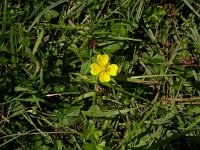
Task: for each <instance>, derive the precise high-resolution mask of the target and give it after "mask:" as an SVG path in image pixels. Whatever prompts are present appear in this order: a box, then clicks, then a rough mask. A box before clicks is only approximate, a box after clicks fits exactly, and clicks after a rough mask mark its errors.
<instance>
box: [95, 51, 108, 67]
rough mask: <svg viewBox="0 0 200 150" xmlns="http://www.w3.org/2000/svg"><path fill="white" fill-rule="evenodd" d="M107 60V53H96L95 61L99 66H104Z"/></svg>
mask: <svg viewBox="0 0 200 150" xmlns="http://www.w3.org/2000/svg"><path fill="white" fill-rule="evenodd" d="M108 61H109V57H108V55H107V54H104V55H97V63H98V64H99V65H100V66H106V64H107V63H108Z"/></svg>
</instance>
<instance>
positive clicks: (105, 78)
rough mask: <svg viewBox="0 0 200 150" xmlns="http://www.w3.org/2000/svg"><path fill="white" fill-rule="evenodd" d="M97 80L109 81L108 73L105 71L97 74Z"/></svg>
mask: <svg viewBox="0 0 200 150" xmlns="http://www.w3.org/2000/svg"><path fill="white" fill-rule="evenodd" d="M99 80H100V81H101V82H109V81H110V75H109V74H107V73H106V72H101V73H100V75H99Z"/></svg>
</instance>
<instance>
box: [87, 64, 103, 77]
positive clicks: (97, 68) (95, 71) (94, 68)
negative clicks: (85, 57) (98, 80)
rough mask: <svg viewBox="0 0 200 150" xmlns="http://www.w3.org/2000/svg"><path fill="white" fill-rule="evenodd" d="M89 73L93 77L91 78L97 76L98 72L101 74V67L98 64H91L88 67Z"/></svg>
mask: <svg viewBox="0 0 200 150" xmlns="http://www.w3.org/2000/svg"><path fill="white" fill-rule="evenodd" d="M90 69H91V70H90V73H91V74H92V75H93V76H95V75H98V74H99V73H100V72H101V67H100V66H99V65H98V64H96V63H92V64H91V65H90Z"/></svg>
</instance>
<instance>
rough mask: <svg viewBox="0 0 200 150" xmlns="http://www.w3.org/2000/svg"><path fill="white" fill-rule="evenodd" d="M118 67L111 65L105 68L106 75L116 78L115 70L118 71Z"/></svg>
mask: <svg viewBox="0 0 200 150" xmlns="http://www.w3.org/2000/svg"><path fill="white" fill-rule="evenodd" d="M118 69H119V68H118V66H117V65H116V64H111V65H109V66H108V68H107V73H108V74H109V75H111V76H116V75H117V70H118Z"/></svg>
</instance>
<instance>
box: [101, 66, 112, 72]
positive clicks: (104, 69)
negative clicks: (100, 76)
mask: <svg viewBox="0 0 200 150" xmlns="http://www.w3.org/2000/svg"><path fill="white" fill-rule="evenodd" d="M101 71H102V72H110V68H108V67H107V66H103V67H102V69H101Z"/></svg>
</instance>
